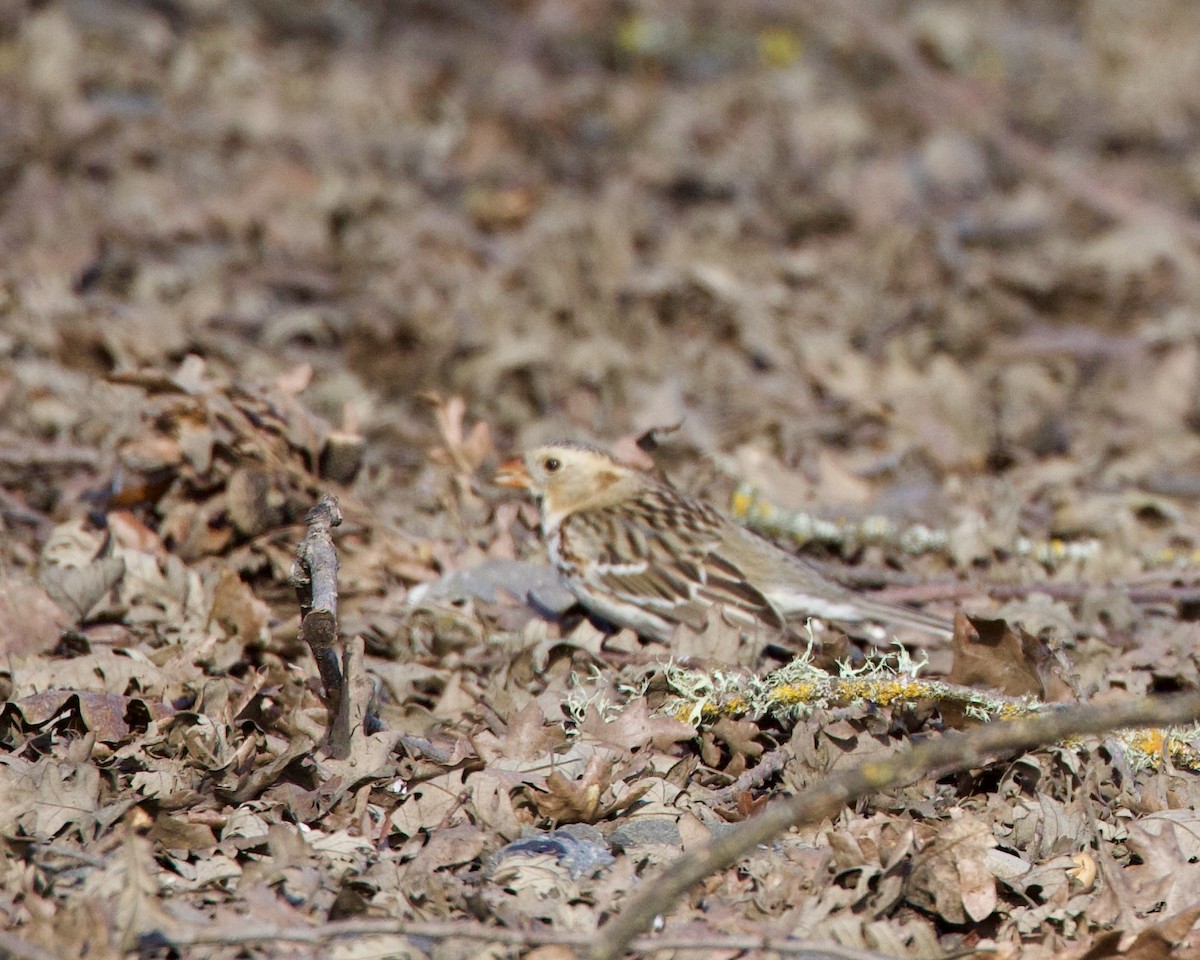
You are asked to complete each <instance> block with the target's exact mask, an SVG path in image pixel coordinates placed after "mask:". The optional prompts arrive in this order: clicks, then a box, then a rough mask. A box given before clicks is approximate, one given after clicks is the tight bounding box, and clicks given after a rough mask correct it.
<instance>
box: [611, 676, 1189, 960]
mask: <svg viewBox="0 0 1200 960" xmlns="http://www.w3.org/2000/svg"><path fill="white" fill-rule="evenodd" d="M1198 718H1200V693H1189V694H1177V695H1173V696H1169V697H1147V698H1142V699H1139V700H1135V701H1132V702H1129V703H1120V704H1105V705H1103V706H1094V705H1082V706H1071V707H1065V708H1063V709H1062V710H1059V711H1056V712H1054V713H1049V714H1045V715H1039V716H1034V717H1026V718H1023V719H1020V720H1011V721H1006V722H993V723H989V724H987V725H984V726H980V727H975V728H974V729H972V730H968V731H965V732H954V733H947V734H945V735H943V736H941V737H939V738H937V739H934V740H928V741H925V742H924V743H920V744H915V745H910V746H906V747H904V748H902V749H899V750H896V751H895V752H894V753H893V754H891V756H889V757H887V758H886V759H883V760H870V761H868V762H866V763H863V764H860V765H859V766H858V767H855V768H854V769H852V770H847V771H845V772H844V773H840V774H835V775H833V776H830V777H827V778H825V779H823V780H822V781H820V782H819V783H817V784H816V785H814V786H812V787H810V788H808V789H807V790H803V791H801V792H800V793H798V794H796V795H795V796H793V797H788V798H785V799H781V800H776V801H774V802H773V803H770V804H768V805H767V806H766V807H765V808H764V809H763V811H762V813H761V814H759V815H758V816H755V817H751V818H750V819H749V820H746V821H744V822H742V823H740V824H738V826H736V827H735V828H734V829H732V830H730V831H729V832H728V833H724V834H721V835H719V836H717V837H716V838H714V839H713V840H711V841H710V842H709V843H707V844H705V845H704V846H703V847H701V848H700V849H698V850H696V851H694V852H692V853H687V854H684V855H683V856H682V857H680V858H679V859H678V860H675V861H674V862H673V863H670V864H667V865H666V866H665V867H663V868H662V869H660V870H659V871H658V872H657V874H655V875H654V876H652V877H649V878H647V879H646V880H645V881H643V882H642V883H641V885H640V886H639V887H638V892H637V893H635V894H634V895H633V896H631V897H630V898H629V899H628V900H627V901H626V902H625V904H624V907H623V909H622V910H621V911H620V912H619V913H618V914H617V915H616V916H615V917H614V918H613V919H612V920H611V921H610V922H609V923H608V924H607V925H605V926H604V927H602V928H601V930H600V937H599V939H598V941H597V942H596V944H595V945H594V946H593V948H592V949H591V951H590V952H589V954H588V956H589V958H590V960H616V958H617V957H619V956H621V955H622V954H623V953H624V952H625V951H626V950H627V949H628V947H629V945H630V943H631V942H632V941H633V939H634V938H635V937H636V936H637V935H638V934H639V933H641V932H642V931H644V930H646V929H647V928H648V927H649V926H650V925H651V923H652V922H653V921H654V918H655V917H656V916H659V915H660V914H663V913H666V912H667V911H668V910H670V909H671V908H672V907H673V906H674V905H675V904H676V903H677V902H678V901H679V899H680V898H681V897H682V896H683V895H684V894H685V893H686V892H687V891H688V890H689V889H690V888H691V887H692V886H693V885H695V884H696V883H698V882H699V881H701V880H703V879H704V878H705V877H707V876H709V875H710V874H712V873H715V872H717V871H718V870H724V869H726V868H728V867H731V866H733V865H734V864H735V863H737V862H738V861H739V860H741V859H742V858H743V857H745V856H746V855H747V854H749V853H750V852H751V851H753V850H754V848H755V847H757V846H758V845H759V844H762V843H767V842H768V841H770V840H771V839H773V838H774V837H776V836H778V835H779V834H781V833H783V832H784V831H785V830H787V829H788V828H790V827H793V826H796V825H798V824H803V823H812V822H815V821H819V820H822V819H824V818H826V817H832V816H834V815H835V814H837V813H838V812H839V811H840V810H841V809H842V808H843V807H845V806H846V805H847V804H849V803H851V802H853V801H855V800H857V799H859V798H861V797H865V796H867V795H869V794H873V793H878V792H880V791H882V790H888V789H892V788H894V787H899V786H903V785H906V784H910V783H914V782H916V781H917V780H920V779H921V778H922V777H926V776H933V775H937V776H941V775H944V774H946V773H949V772H951V771H953V770H962V769H966V768H968V767H973V766H978V765H980V764H982V763H984V762H985V761H987V760H989V759H991V758H993V757H996V756H998V755H1003V754H1011V753H1017V752H1021V751H1024V750H1030V749H1032V748H1034V747H1040V746H1045V745H1047V744H1051V743H1057V742H1058V741H1060V740H1063V739H1065V738H1067V737H1071V736H1081V735H1087V734H1092V735H1095V734H1104V733H1110V732H1112V731H1115V730H1120V729H1123V728H1126V727H1157V726H1172V725H1175V724H1183V723H1191V722H1194V721H1195V720H1197V719H1198Z"/></svg>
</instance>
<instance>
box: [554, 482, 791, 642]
mask: <svg viewBox="0 0 1200 960" xmlns="http://www.w3.org/2000/svg"><path fill="white" fill-rule="evenodd" d="M577 523H586V524H587V525H588V526H589V527H590V528H591V529H590V530H589V531H587V533H588V535H590V537H591V538H592V542H593V544H595V545H597V547H596V549H595V550H594V551H593V558H592V562H591V563H589V564H587V565H586V566H585V567H582V568H581V569H580V571H579V573H580V574H582V575H583V578H584V579H585V580H586V581H587V583H588V586H589V587H590V589H592V590H595V591H596V592H598V593H600V594H608V595H609V597H610V599H611V601H612V602H615V603H617V604H620V605H622V606H625V605H628V606H634V607H638V608H641V609H643V610H645V611H646V612H648V613H651V614H652V615H654V616H656V617H659V618H661V619H662V620H665V621H667V622H668V623H673V624H675V623H685V624H688V625H689V626H692V627H696V628H699V627H702V626H703V625H704V623H705V620H706V618H707V616H708V614H709V612H710V611H711V609H712V608H713V607H714V606H717V605H720V606H721V607H722V608H723V609H724V610H725V611H726V613H728V614H729V615H730V616H732V617H733V618H734V619H736V620H740V621H744V622H746V623H748V624H758V625H763V624H766V625H769V626H773V627H782V625H783V618H782V617H781V616H780V615H779V612H778V611H777V610H776V609H775V606H774V605H773V604H772V603H771V601H770V600H768V599H767V597H766V596H765V595H764V594H763V592H762V591H761V590H759V589H758V588H757V587H755V586H754V585H753V584H752V583H751V582H750V581H749V580H748V579H747V578H746V576H745V574H744V572H743V571H742V570H741V568H740V567H739V566H738V565H737V563H735V562H734V561H733V560H732V559H731V558H730V557H729V556H728V555H727V554H726V552H725V551H723V550H722V549H721V547H722V542H723V540H722V537H721V521H720V518H719V517H716V516H710V515H708V514H697V513H696V512H695V507H694V505H691V504H689V511H688V512H687V514H686V517H683V518H681V517H680V516H675V515H668V512H666V511H665V507H664V504H662V503H654V502H651V503H649V504H632V505H631V504H628V503H626V504H623V505H622V506H621V508H620V509H619V510H617V509H610V510H599V511H590V512H589V513H588V514H586V515H579V516H577V517H575V518H572V521H571V524H567V525H564V526H565V527H566V529H564V531H563V532H564V534H566V533H567V532H568V531H569V528H570V526H571V525H574V524H577ZM577 532H582V531H577Z"/></svg>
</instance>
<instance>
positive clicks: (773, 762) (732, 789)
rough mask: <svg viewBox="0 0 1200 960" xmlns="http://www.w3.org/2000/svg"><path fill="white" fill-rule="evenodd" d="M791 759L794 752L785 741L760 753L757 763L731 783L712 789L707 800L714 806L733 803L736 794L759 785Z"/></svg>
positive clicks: (793, 757) (793, 756)
mask: <svg viewBox="0 0 1200 960" xmlns="http://www.w3.org/2000/svg"><path fill="white" fill-rule="evenodd" d="M793 759H795V752H794V751H793V750H792V748H791V746H790V745H789V744H786V743H785V744H784V745H783V746H781V747H776V748H775V749H774V750H769V751H768V752H767V753H764V754H763V755H762V757H761V758H760V759H759V761H758V763H756V764H755V765H754V766H752V767H751V768H750V769H749V770H747V771H746V772H745V773H743V774H742V775H741V776H740V777H738V778H737V779H736V780H734V781H733V783H731V784H729V785H728V786H725V787H721V789H720V790H714V791H713V793H712V796H711V797H709V802H710V803H711V804H712V806H714V807H723V806H725V805H726V804H728V803H733V802H734V801H735V800H736V799H737V796H738V794H740V793H744V792H745V791H747V790H749V789H750V788H751V787H757V786H759V785H760V784H761V783H763V782H764V781H766V780H768V779H769V778H770V777H773V776H774V775H775V774H776V773H778V772H779V771H780V770H782V769H783V768H784V767H785V766H787V765H788V763H790V762H791V761H792V760H793Z"/></svg>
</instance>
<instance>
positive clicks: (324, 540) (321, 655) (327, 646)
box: [289, 493, 343, 718]
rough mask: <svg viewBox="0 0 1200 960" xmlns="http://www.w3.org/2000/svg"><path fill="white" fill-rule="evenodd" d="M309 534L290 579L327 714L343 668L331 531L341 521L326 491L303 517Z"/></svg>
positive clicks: (337, 699)
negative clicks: (322, 692)
mask: <svg viewBox="0 0 1200 960" xmlns="http://www.w3.org/2000/svg"><path fill="white" fill-rule="evenodd" d="M304 520H305V522H306V523H307V524H308V533H307V534H305V537H304V539H303V540H302V541H301V542H300V543H299V545H298V546H297V547H296V560H295V562H293V563H292V572H291V576H290V578H289V579H290V581H291V584H292V586H293V587H295V588H296V599H297V601H298V602H299V604H300V637H301V638H302V639H303V640H304V642H305V643H307V644H308V648H309V649H310V650H312V654H313V659H314V660H316V661H317V670H318V671H319V672H320V674H321V685H322V687H324V690H325V705H326V706H327V707H328V708H329V715H330V717H331V718H332V717H335V716H337V713H338V708H339V706H340V705H341V700H342V685H343V679H342V671H341V667H340V666H339V665H338V657H337V653H336V652H335V649H334V648H335V647H336V645H337V640H338V631H337V601H338V587H337V575H338V558H337V551H336V550H335V549H334V546H333V534H332V530H333V528H334V527H336V526H338V525H339V524H341V522H342V512H341V510H340V509H339V508H338V501H337V497H335V496H333V495H332V494H328V493H327V494H325V495H324V496H323V497H321V499H320V500H318V501H317V505H316V506H315V507H313V508H312V509H311V510H309V511H308V516H306V517H305V518H304Z"/></svg>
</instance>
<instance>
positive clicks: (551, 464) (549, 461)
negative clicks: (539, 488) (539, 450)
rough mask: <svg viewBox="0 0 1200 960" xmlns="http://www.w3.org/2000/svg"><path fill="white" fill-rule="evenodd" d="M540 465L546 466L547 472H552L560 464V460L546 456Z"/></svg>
mask: <svg viewBox="0 0 1200 960" xmlns="http://www.w3.org/2000/svg"><path fill="white" fill-rule="evenodd" d="M542 466H543V467H545V468H546V472H547V473H554V472H555V471H556V470H558V468H559V467H561V466H562V461H561V460H559V459H557V458H556V457H547V458H546V459H545V460H543V461H542Z"/></svg>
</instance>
